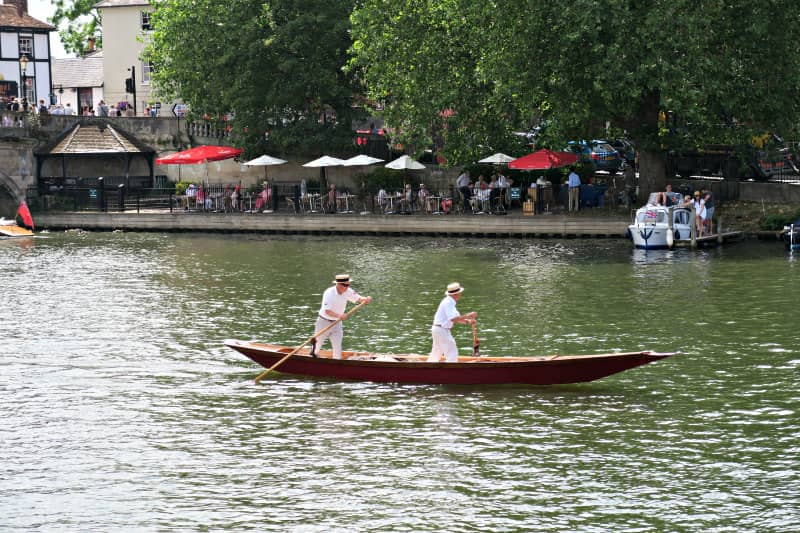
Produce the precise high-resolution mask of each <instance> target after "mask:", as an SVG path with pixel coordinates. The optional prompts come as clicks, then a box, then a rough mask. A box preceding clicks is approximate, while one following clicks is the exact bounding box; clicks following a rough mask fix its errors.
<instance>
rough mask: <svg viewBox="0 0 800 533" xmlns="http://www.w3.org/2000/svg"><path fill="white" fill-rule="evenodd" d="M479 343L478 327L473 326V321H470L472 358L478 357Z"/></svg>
mask: <svg viewBox="0 0 800 533" xmlns="http://www.w3.org/2000/svg"><path fill="white" fill-rule="evenodd" d="M480 347H481V341H480V340H479V339H478V327H477V326H476V325H475V319H472V356H473V357H480V356H481V354H480Z"/></svg>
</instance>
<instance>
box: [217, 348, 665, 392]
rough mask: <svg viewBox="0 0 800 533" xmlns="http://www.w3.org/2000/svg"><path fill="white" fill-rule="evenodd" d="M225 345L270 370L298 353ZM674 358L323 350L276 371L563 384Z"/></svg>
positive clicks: (439, 380)
mask: <svg viewBox="0 0 800 533" xmlns="http://www.w3.org/2000/svg"><path fill="white" fill-rule="evenodd" d="M225 345H226V346H229V347H230V348H233V349H234V350H236V351H237V352H240V353H242V354H244V355H246V356H247V357H249V358H250V359H252V360H253V361H255V362H256V363H258V364H259V365H261V366H263V367H265V368H269V367H271V366H272V365H274V364H275V363H277V362H278V361H280V360H281V359H283V358H284V357H285V356H286V355H287V354H289V353H290V352H292V351H293V348H292V347H290V346H280V345H277V344H264V343H260V342H249V341H240V340H227V341H225ZM671 355H675V354H674V353H657V352H650V351H644V352H620V353H605V354H591V355H544V356H530V357H459V358H458V362H457V363H445V362H441V363H428V362H427V359H428V356H427V355H416V354H404V355H400V354H375V353H370V352H343V353H342V359H331V352H330V351H328V350H320V352H319V357H311V355H310V354H309V351H308V348H304V349H302V350H300V351H299V352H297V353H296V354H294V355H292V356H291V357H289V358H288V359H287V360H286V361H284V362H283V363H282V364H281V365H280V366H279V367H278V368H276V369H275V371H276V372H282V373H285V374H296V375H301V376H314V377H324V378H334V379H347V380H358V381H377V382H382V383H421V384H460V385H502V384H526V385H559V384H565V383H583V382H587V381H594V380H596V379H600V378H604V377H606V376H610V375H612V374H616V373H617V372H622V371H623V370H628V369H629V368H634V367H637V366H641V365H646V364H648V363H652V362H654V361H658V360H659V359H664V358H665V357H669V356H671Z"/></svg>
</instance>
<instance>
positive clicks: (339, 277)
mask: <svg viewBox="0 0 800 533" xmlns="http://www.w3.org/2000/svg"><path fill="white" fill-rule="evenodd" d="M333 282H334V283H344V284H345V285H349V284H350V275H349V274H336V279H335V280H333Z"/></svg>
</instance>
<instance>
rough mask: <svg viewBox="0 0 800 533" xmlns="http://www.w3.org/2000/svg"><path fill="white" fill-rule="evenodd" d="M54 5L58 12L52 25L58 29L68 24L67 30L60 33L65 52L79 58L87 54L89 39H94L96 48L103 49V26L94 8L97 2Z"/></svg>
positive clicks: (82, 0)
mask: <svg viewBox="0 0 800 533" xmlns="http://www.w3.org/2000/svg"><path fill="white" fill-rule="evenodd" d="M54 4H55V6H56V11H55V13H53V16H52V17H50V23H51V24H53V25H54V26H56V27H58V26H61V24H62V23H64V22H66V23H67V27H66V29H62V30H59V32H58V34H59V36H60V37H61V42H62V43H64V50H65V51H67V52H72V53H74V54H77V55H79V56H80V55H83V54H85V53H86V51H87V47H88V44H89V38H94V40H95V44H96V46H97V47H100V48H102V44H103V36H102V31H101V30H102V24H101V22H100V14H99V13H98V12H97V9H96V8H95V7H94V6H95V4H97V0H55V2H54Z"/></svg>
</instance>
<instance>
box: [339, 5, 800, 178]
mask: <svg viewBox="0 0 800 533" xmlns="http://www.w3.org/2000/svg"><path fill="white" fill-rule="evenodd" d="M798 16H800V15H798V12H797V10H796V8H795V6H793V3H792V2H789V1H786V0H773V1H770V2H762V3H757V2H749V1H743V0H726V1H724V2H723V1H721V0H702V1H701V2H697V1H688V0H669V1H660V0H657V1H653V2H644V1H642V0H607V1H605V2H595V1H593V0H575V1H569V2H567V1H554V2H540V1H536V0H528V1H518V0H490V1H487V2H472V1H470V0H443V1H440V2H428V1H423V0H393V1H391V2H388V1H385V0H363V1H362V2H359V4H358V7H357V9H356V10H355V12H354V14H353V16H352V23H353V40H354V42H353V46H352V52H353V59H352V61H351V64H350V68H351V69H352V70H353V72H355V73H357V75H358V76H359V77H360V78H361V79H362V80H363V81H364V83H365V85H366V86H367V88H368V91H369V95H370V96H371V97H372V98H373V99H376V100H379V101H384V102H385V103H386V110H385V112H386V114H387V117H388V122H389V123H390V124H393V125H397V126H399V127H400V128H401V130H402V135H404V136H405V137H406V138H408V139H424V138H426V137H427V138H430V139H433V138H435V137H436V136H442V137H443V140H444V142H443V150H444V155H445V157H446V158H447V160H448V162H451V163H453V164H460V163H465V162H468V161H474V160H476V158H477V157H478V156H482V155H485V154H486V153H490V151H494V150H495V149H500V148H503V147H505V146H507V145H508V144H509V143H511V142H512V141H511V139H512V137H513V135H512V132H513V131H515V130H517V131H518V130H524V129H526V128H528V127H530V126H531V125H533V124H535V123H540V122H544V123H546V124H548V128H547V135H546V137H545V142H547V141H548V140H549V142H551V143H555V146H556V147H560V146H563V144H564V142H565V141H566V140H567V139H570V138H591V137H593V136H601V135H602V136H606V135H609V134H610V135H614V134H619V133H621V132H622V131H625V132H627V134H628V135H629V136H630V137H631V138H632V139H633V140H634V141H635V142H636V143H637V144H638V145H639V147H640V149H642V151H643V153H644V154H646V155H648V156H652V157H645V158H644V159H643V165H644V166H645V167H647V169H646V170H647V172H649V173H652V175H653V176H654V179H663V158H661V157H659V156H660V155H661V154H663V150H664V148H669V147H672V146H680V145H687V144H689V145H691V144H694V145H697V144H699V143H704V142H711V141H722V140H725V141H735V140H745V139H748V138H750V137H751V136H752V134H753V133H754V132H763V131H765V130H768V131H782V132H787V131H789V130H792V129H793V128H794V127H795V125H796V124H797V122H798V120H797V119H798V109H799V107H798V100H797V94H798V89H800V53H798V52H800V50H798V48H800V45H799V44H798V43H800V39H798V31H800V30H799V28H800V25H798ZM665 114H667V115H670V116H675V117H678V118H679V120H678V121H676V122H677V123H679V124H680V125H682V126H686V127H681V128H678V129H672V130H671V129H669V128H667V127H666V126H667V124H665V123H664V122H663V121H659V116H661V117H663V116H664V115H665ZM559 143H560V144H559ZM659 162H661V166H660V168H659Z"/></svg>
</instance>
